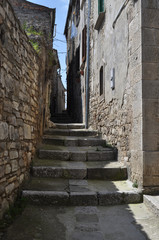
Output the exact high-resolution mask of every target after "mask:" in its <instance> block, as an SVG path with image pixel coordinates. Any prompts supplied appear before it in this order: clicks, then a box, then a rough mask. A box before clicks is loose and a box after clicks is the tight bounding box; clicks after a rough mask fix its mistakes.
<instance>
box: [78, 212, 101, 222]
mask: <svg viewBox="0 0 159 240" xmlns="http://www.w3.org/2000/svg"><path fill="white" fill-rule="evenodd" d="M76 221H77V222H81V223H84V224H85V223H98V222H99V218H98V215H97V214H96V213H90V214H88V213H87V214H86V213H78V214H76Z"/></svg>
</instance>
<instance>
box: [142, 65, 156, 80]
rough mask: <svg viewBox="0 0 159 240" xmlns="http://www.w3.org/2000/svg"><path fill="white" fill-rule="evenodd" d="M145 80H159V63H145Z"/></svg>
mask: <svg viewBox="0 0 159 240" xmlns="http://www.w3.org/2000/svg"><path fill="white" fill-rule="evenodd" d="M143 79H144V80H159V68H158V63H143Z"/></svg>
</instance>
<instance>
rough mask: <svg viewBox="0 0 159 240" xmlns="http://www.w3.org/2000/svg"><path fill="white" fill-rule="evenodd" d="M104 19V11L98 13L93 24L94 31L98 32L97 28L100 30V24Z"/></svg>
mask: <svg viewBox="0 0 159 240" xmlns="http://www.w3.org/2000/svg"><path fill="white" fill-rule="evenodd" d="M104 19H105V11H104V12H101V13H99V15H98V18H97V21H96V24H95V27H94V28H95V30H99V28H100V26H101V24H102V22H103V21H104Z"/></svg>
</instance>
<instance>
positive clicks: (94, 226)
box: [75, 222, 100, 232]
mask: <svg viewBox="0 0 159 240" xmlns="http://www.w3.org/2000/svg"><path fill="white" fill-rule="evenodd" d="M76 230H78V231H82V232H84V231H86V232H96V231H99V230H100V227H99V223H89V222H87V223H86V222H83V223H82V222H81V223H77V224H76V226H75V231H76Z"/></svg>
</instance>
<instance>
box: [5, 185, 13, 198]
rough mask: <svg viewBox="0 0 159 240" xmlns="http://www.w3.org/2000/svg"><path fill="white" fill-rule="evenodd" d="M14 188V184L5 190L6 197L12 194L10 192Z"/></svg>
mask: <svg viewBox="0 0 159 240" xmlns="http://www.w3.org/2000/svg"><path fill="white" fill-rule="evenodd" d="M14 187H15V184H14V183H11V184H9V185H8V186H7V187H6V188H5V191H6V194H7V195H10V194H11V193H12V191H13V190H14Z"/></svg>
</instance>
